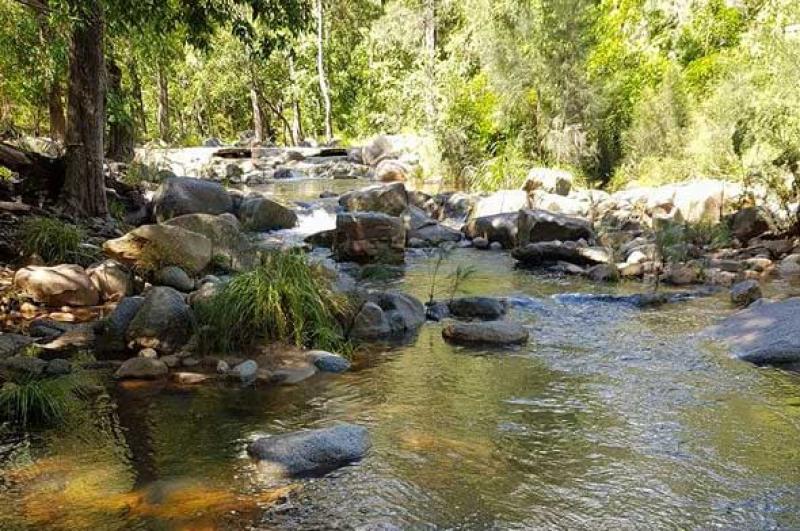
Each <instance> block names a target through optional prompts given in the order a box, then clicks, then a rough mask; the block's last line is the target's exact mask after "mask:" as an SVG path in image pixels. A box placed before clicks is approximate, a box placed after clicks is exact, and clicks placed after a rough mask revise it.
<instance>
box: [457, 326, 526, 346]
mask: <svg viewBox="0 0 800 531" xmlns="http://www.w3.org/2000/svg"><path fill="white" fill-rule="evenodd" d="M442 337H444V339H445V340H447V341H449V342H451V343H456V344H462V345H501V346H502V345H523V344H525V343H527V342H528V331H527V330H526V329H525V327H523V326H522V325H520V324H518V323H509V322H505V321H489V322H476V323H449V324H447V325H445V327H444V329H443V330H442Z"/></svg>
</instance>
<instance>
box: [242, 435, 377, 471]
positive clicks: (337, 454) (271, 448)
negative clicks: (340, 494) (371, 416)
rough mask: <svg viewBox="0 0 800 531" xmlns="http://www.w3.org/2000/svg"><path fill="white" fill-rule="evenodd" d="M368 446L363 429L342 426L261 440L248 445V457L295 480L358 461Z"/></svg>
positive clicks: (367, 436)
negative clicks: (299, 476) (298, 477)
mask: <svg viewBox="0 0 800 531" xmlns="http://www.w3.org/2000/svg"><path fill="white" fill-rule="evenodd" d="M370 446H371V443H370V439H369V432H367V429H366V428H364V427H362V426H356V425H353V424H342V425H339V426H334V427H331V428H323V429H318V430H310V431H302V432H295V433H288V434H285V435H275V436H272V437H264V438H261V439H258V440H256V441H255V442H253V443H251V444H250V445H249V446H248V447H247V453H248V454H250V456H251V457H253V458H255V459H258V460H259V461H261V462H262V463H264V464H268V465H270V467H271V468H272V469H273V470H274V471H276V472H279V473H280V474H282V475H286V476H297V475H307V474H319V473H323V472H328V471H330V470H333V469H335V468H339V467H341V466H344V465H346V464H349V463H352V462H354V461H358V460H359V459H361V458H363V457H364V456H365V455H366V454H367V451H368V450H369V448H370Z"/></svg>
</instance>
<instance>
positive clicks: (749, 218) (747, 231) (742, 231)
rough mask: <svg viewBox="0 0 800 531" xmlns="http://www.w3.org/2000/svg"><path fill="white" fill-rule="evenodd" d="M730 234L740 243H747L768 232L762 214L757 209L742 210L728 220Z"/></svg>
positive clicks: (767, 224) (767, 225)
mask: <svg viewBox="0 0 800 531" xmlns="http://www.w3.org/2000/svg"><path fill="white" fill-rule="evenodd" d="M730 227H731V233H732V234H733V236H734V237H736V239H738V240H739V241H740V242H748V241H749V240H750V239H751V238H755V237H756V236H759V235H760V234H763V233H765V232H767V231H768V230H769V223H767V219H766V217H765V215H764V212H763V211H762V210H761V209H759V208H757V207H748V208H743V209H741V210H739V211H738V212H736V213H735V214H734V215H733V216H732V217H731V219H730Z"/></svg>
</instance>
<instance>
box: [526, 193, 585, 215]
mask: <svg viewBox="0 0 800 531" xmlns="http://www.w3.org/2000/svg"><path fill="white" fill-rule="evenodd" d="M528 201H529V203H530V205H529V206H530V207H531V208H534V209H537V210H546V211H548V212H553V213H560V214H564V215H566V216H581V217H585V216H588V215H589V208H590V204H589V203H583V202H581V201H579V200H578V199H575V198H572V197H564V196H562V195H558V194H548V193H547V192H543V191H536V192H533V193H532V194H531V195H530V197H529V198H528Z"/></svg>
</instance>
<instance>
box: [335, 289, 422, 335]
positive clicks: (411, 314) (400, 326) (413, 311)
mask: <svg viewBox="0 0 800 531" xmlns="http://www.w3.org/2000/svg"><path fill="white" fill-rule="evenodd" d="M366 299H367V300H366V302H365V303H364V305H363V306H362V307H361V310H360V311H359V312H358V314H356V317H355V319H354V320H353V326H352V328H351V329H350V334H349V335H350V337H351V338H353V339H365V340H374V339H390V338H392V337H399V336H404V335H406V334H409V333H412V332H414V331H416V330H417V329H418V328H419V327H420V326H422V325H423V324H424V323H425V307H424V306H423V305H422V303H421V302H420V301H419V300H417V299H416V298H414V297H412V296H411V295H407V294H405V293H399V292H393V291H387V292H370V293H368V294H367V296H366Z"/></svg>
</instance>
